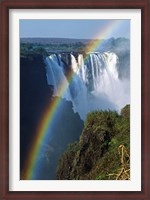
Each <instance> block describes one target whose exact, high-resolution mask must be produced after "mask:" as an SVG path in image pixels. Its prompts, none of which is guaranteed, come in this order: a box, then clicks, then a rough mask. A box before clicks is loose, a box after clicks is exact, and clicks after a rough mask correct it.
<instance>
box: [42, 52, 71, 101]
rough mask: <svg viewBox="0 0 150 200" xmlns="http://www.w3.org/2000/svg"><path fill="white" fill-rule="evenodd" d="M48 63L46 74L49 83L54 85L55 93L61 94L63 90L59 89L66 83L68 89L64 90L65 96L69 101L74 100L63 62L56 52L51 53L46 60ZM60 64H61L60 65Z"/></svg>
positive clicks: (55, 94)
mask: <svg viewBox="0 0 150 200" xmlns="http://www.w3.org/2000/svg"><path fill="white" fill-rule="evenodd" d="M45 63H46V76H47V83H48V85H52V86H53V87H54V91H53V95H54V96H61V95H62V93H61V90H60V89H59V88H60V87H61V85H65V87H66V90H64V93H63V98H65V99H66V100H68V101H72V98H71V95H70V90H69V88H68V86H69V83H68V81H67V79H66V77H65V75H64V71H63V68H62V67H63V64H62V63H61V62H60V61H59V60H58V58H57V56H56V55H55V54H53V55H50V56H49V57H47V58H46V60H45ZM59 64H60V65H59Z"/></svg>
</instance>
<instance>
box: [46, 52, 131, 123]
mask: <svg viewBox="0 0 150 200" xmlns="http://www.w3.org/2000/svg"><path fill="white" fill-rule="evenodd" d="M69 56H70V60H71V64H70V66H68V67H70V68H71V69H72V71H73V73H74V75H73V78H72V81H71V82H70V83H69V82H68V80H67V78H66V76H65V73H64V67H65V64H64V62H63V61H62V60H61V55H57V56H56V54H52V55H50V56H49V57H47V58H46V72H47V82H48V84H49V85H53V86H54V96H61V97H62V98H65V99H66V100H70V101H72V104H73V109H74V112H78V113H79V115H80V117H81V118H82V119H84V120H85V118H86V114H87V113H88V112H90V111H93V110H98V109H102V110H104V109H113V110H117V111H119V110H120V109H121V108H122V107H123V106H125V105H126V104H127V103H129V102H130V84H129V80H127V79H126V80H120V79H119V74H118V63H119V60H118V57H117V55H116V54H115V53H113V52H104V53H99V52H91V53H88V55H87V56H86V58H85V59H84V58H83V55H82V54H79V55H77V56H76V57H75V56H74V55H73V54H70V55H69ZM64 83H65V84H66V85H67V89H66V90H65V92H64V94H63V95H62V94H59V93H58V88H59V87H60V85H61V84H64Z"/></svg>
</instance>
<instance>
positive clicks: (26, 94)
mask: <svg viewBox="0 0 150 200" xmlns="http://www.w3.org/2000/svg"><path fill="white" fill-rule="evenodd" d="M51 96H52V90H51V88H50V87H49V86H48V85H47V81H46V72H45V67H44V62H43V58H42V55H39V54H35V55H27V56H26V57H21V58H20V159H21V160H20V164H21V169H22V167H23V165H24V162H25V160H26V155H27V153H28V150H29V146H30V143H31V142H32V139H33V136H34V134H33V133H35V130H36V125H37V123H38V122H39V119H40V117H41V115H42V112H43V109H44V108H45V106H46V105H47V103H48V101H49V100H50V99H51Z"/></svg>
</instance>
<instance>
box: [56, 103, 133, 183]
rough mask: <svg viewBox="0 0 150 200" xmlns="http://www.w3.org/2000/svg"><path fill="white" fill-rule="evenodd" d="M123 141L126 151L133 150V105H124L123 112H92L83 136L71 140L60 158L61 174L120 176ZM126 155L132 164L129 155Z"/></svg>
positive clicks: (65, 176) (69, 176) (73, 176)
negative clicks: (131, 135) (131, 109)
mask: <svg viewBox="0 0 150 200" xmlns="http://www.w3.org/2000/svg"><path fill="white" fill-rule="evenodd" d="M121 145H122V147H123V149H124V151H125V152H129V151H130V107H129V106H126V107H125V108H124V109H122V111H121V115H118V114H117V113H116V112H112V111H101V112H99V111H97V112H93V113H91V114H89V115H88V117H87V120H86V123H85V127H84V130H83V132H82V134H81V136H80V140H79V141H78V142H75V143H73V144H71V145H70V146H69V147H68V149H67V151H66V152H65V153H64V154H63V155H62V157H61V159H60V160H59V163H58V167H57V178H58V179H60V180H65V179H68V180H76V179H79V180H88V179H89V180H95V179H116V176H115V174H117V173H118V170H120V166H121V165H122V163H120V155H119V154H118V151H119V149H118V148H120V147H121ZM128 155H129V154H128ZM124 159H125V162H126V164H127V165H128V168H129V156H125V158H124ZM109 174H113V176H111V177H110V176H109ZM123 179H125V178H123ZM126 179H129V177H128V178H126Z"/></svg>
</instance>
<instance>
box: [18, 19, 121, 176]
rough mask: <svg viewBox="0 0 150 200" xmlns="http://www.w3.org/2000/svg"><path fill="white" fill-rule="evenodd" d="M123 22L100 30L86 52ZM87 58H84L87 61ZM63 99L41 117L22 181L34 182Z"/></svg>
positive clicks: (61, 89) (112, 22) (62, 87)
mask: <svg viewBox="0 0 150 200" xmlns="http://www.w3.org/2000/svg"><path fill="white" fill-rule="evenodd" d="M120 22H121V20H110V23H108V24H107V26H106V27H105V28H104V29H103V30H100V33H99V34H97V35H96V36H95V38H96V39H95V40H94V41H93V40H92V41H90V42H89V44H88V45H87V46H86V48H85V52H91V51H94V50H95V49H96V48H97V47H98V46H100V45H101V43H102V42H103V40H102V38H106V37H110V36H111V33H112V32H113V31H114V30H116V28H117V26H118V25H119V24H120ZM87 57H88V54H87V56H86V57H85V58H84V59H86V58H87ZM73 76H74V73H73V72H72V71H71V72H69V73H68V75H67V80H68V82H69V83H70V82H71V81H72V79H73ZM67 87H68V84H66V82H64V83H62V84H61V85H60V87H59V88H58V93H59V94H60V96H63V94H64V93H65V91H66V89H67ZM60 101H61V98H54V100H52V101H51V102H50V104H49V105H48V106H47V108H46V111H45V112H44V114H43V116H42V117H41V121H40V123H39V126H38V128H37V132H36V134H35V138H34V142H33V144H32V145H31V150H30V153H29V156H28V160H27V162H26V166H25V169H24V172H23V175H22V177H21V178H22V179H24V180H32V179H33V176H34V173H36V172H35V171H36V165H37V158H38V155H39V152H40V149H41V145H42V144H43V143H44V141H45V138H46V136H47V135H48V133H49V131H48V127H50V126H51V125H52V124H53V122H54V119H55V118H56V115H57V112H58V110H59V109H58V108H59V105H60Z"/></svg>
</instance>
